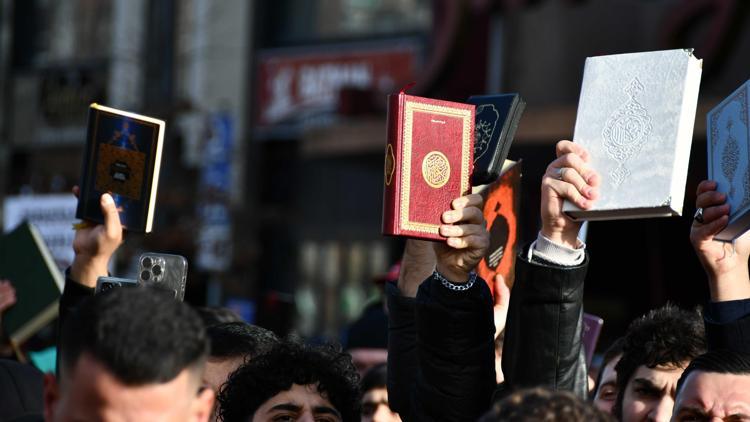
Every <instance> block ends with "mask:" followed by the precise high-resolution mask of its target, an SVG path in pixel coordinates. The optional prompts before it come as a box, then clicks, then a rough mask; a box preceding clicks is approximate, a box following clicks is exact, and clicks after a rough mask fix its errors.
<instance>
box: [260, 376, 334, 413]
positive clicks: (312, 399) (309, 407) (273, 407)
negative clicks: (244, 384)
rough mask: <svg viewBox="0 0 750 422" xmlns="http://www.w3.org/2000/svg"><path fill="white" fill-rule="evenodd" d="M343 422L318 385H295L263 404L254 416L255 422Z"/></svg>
mask: <svg viewBox="0 0 750 422" xmlns="http://www.w3.org/2000/svg"><path fill="white" fill-rule="evenodd" d="M292 421H295V422H296V421H305V422H312V421H315V422H341V414H340V413H339V411H338V410H336V409H335V408H334V407H333V405H332V404H331V402H330V401H328V399H327V398H325V397H323V396H322V395H321V393H319V392H318V387H317V386H316V385H313V384H311V385H299V384H293V385H292V388H290V389H289V390H287V391H282V392H280V393H279V394H277V395H275V396H273V397H271V398H270V399H268V401H266V402H265V403H263V404H262V405H261V406H260V407H259V408H258V410H256V411H255V414H254V415H253V422H292Z"/></svg>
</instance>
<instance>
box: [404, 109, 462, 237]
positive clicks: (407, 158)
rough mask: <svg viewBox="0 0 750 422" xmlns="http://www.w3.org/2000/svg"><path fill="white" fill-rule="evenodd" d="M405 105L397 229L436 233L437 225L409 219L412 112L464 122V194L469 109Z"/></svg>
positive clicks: (437, 230) (438, 226)
mask: <svg viewBox="0 0 750 422" xmlns="http://www.w3.org/2000/svg"><path fill="white" fill-rule="evenodd" d="M404 103H405V104H404V125H403V136H402V142H403V147H402V156H401V165H402V168H401V175H402V177H401V206H400V208H399V211H400V217H399V220H400V222H401V224H400V226H401V228H402V229H404V230H411V231H415V232H421V233H429V234H438V232H439V229H440V225H438V224H429V223H420V222H416V221H410V220H409V205H410V204H409V193H410V190H411V147H412V136H411V135H412V128H413V124H414V112H415V111H423V112H427V113H433V114H439V115H442V116H448V117H459V118H461V119H462V120H463V130H462V134H461V138H462V142H461V172H460V177H461V181H460V183H461V192H465V191H467V190H468V189H469V165H470V162H469V161H470V160H469V153H470V148H471V139H472V136H474V135H473V134H472V133H471V110H464V109H460V108H451V107H444V106H438V105H432V104H422V103H418V102H413V101H408V100H407V101H405V102H404ZM404 175H406V176H404ZM446 205H447V204H446Z"/></svg>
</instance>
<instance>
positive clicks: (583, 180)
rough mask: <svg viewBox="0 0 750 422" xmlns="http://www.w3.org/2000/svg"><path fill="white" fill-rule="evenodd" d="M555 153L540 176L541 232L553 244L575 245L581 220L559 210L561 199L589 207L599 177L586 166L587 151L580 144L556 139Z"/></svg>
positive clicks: (582, 206) (596, 195) (573, 246)
mask: <svg viewBox="0 0 750 422" xmlns="http://www.w3.org/2000/svg"><path fill="white" fill-rule="evenodd" d="M556 152H557V159H556V160H555V161H553V162H552V163H550V165H549V166H548V167H547V171H546V172H545V174H544V177H542V207H541V218H542V230H541V232H542V235H544V236H545V237H547V238H548V239H550V240H552V241H553V242H555V243H558V244H561V245H564V246H567V247H570V248H576V247H577V246H578V231H579V230H580V229H581V223H580V222H575V221H573V220H571V219H570V218H568V217H567V216H566V215H565V214H564V213H563V211H562V207H563V202H564V201H565V200H566V199H567V200H569V201H571V202H573V203H574V204H576V205H577V206H579V207H580V208H583V209H588V208H590V207H591V205H592V201H594V200H595V199H596V198H597V197H598V196H599V193H598V190H597V187H598V186H599V183H600V181H601V178H600V177H599V175H598V173H596V171H594V170H593V169H591V168H590V167H589V166H588V161H589V154H588V152H586V150H585V149H584V148H583V147H582V146H580V145H578V144H576V143H573V142H570V141H560V142H558V143H557V146H556Z"/></svg>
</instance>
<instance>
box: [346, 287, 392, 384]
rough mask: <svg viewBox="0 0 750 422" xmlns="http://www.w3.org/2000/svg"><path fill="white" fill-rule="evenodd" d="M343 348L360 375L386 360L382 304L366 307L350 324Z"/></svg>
mask: <svg viewBox="0 0 750 422" xmlns="http://www.w3.org/2000/svg"><path fill="white" fill-rule="evenodd" d="M345 348H346V352H347V353H349V354H350V355H351V357H352V362H354V366H356V367H357V370H358V371H359V374H360V375H364V373H365V372H367V370H368V369H370V368H372V367H373V366H375V365H379V364H381V363H385V362H386V361H387V360H388V315H386V313H385V309H384V307H383V303H382V302H375V303H373V304H371V305H370V306H368V307H367V308H366V309H365V310H364V312H363V313H362V315H361V316H360V317H359V318H357V320H356V321H354V322H353V323H352V325H351V326H350V327H349V329H348V330H347V333H346V347H345Z"/></svg>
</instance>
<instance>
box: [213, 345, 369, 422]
mask: <svg viewBox="0 0 750 422" xmlns="http://www.w3.org/2000/svg"><path fill="white" fill-rule="evenodd" d="M293 384H297V385H311V384H312V385H316V386H317V389H318V392H320V394H321V395H322V396H324V397H325V398H327V399H328V400H329V401H330V402H331V404H332V405H333V407H334V408H335V409H336V410H338V411H339V413H341V417H342V419H343V420H344V421H345V422H349V421H359V418H360V392H359V386H358V384H359V375H358V374H357V370H356V368H355V367H354V365H353V364H352V359H351V356H349V355H348V354H346V353H343V352H341V351H340V349H339V348H336V347H334V346H332V345H324V346H317V347H316V346H309V345H304V344H301V343H299V342H297V341H296V340H289V339H288V340H284V341H282V342H280V343H279V344H277V345H276V346H275V347H274V348H273V349H272V350H271V351H269V352H268V353H266V354H263V355H261V356H258V357H257V358H255V359H253V360H251V361H249V362H248V363H246V364H245V365H243V366H241V367H240V368H239V369H237V370H236V371H235V372H233V373H232V374H231V375H230V376H229V380H227V382H226V384H224V386H223V387H222V388H221V391H220V393H219V398H218V400H219V415H220V417H221V420H223V421H224V422H246V421H248V420H250V419H251V418H252V416H253V415H254V414H255V412H256V411H257V410H258V408H260V407H261V406H262V405H263V403H265V402H267V401H268V400H269V399H271V398H272V397H274V396H275V395H277V394H279V393H281V392H284V391H287V390H289V389H291V388H292V385H293Z"/></svg>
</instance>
